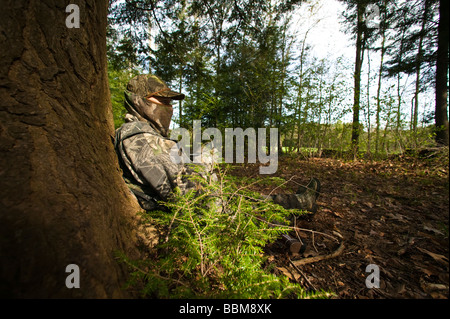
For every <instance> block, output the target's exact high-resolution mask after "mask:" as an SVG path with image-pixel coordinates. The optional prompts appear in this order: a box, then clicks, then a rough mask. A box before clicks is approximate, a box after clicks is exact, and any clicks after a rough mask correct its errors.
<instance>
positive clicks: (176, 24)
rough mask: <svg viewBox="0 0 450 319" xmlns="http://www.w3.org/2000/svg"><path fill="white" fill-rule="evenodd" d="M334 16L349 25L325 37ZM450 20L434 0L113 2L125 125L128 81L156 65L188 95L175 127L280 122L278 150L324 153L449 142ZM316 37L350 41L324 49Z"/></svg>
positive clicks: (112, 69)
mask: <svg viewBox="0 0 450 319" xmlns="http://www.w3.org/2000/svg"><path fill="white" fill-rule="evenodd" d="M330 7H333V8H334V11H332V10H331V11H330ZM324 12H327V13H329V14H333V13H334V15H338V17H337V19H338V20H339V23H338V25H337V29H335V30H334V31H332V32H330V31H325V32H327V33H322V34H321V33H320V31H319V30H320V28H321V26H322V27H323V25H324V24H327V23H329V22H328V21H329V20H327V17H326V16H325V15H324V14H323V13H324ZM330 12H331V13H330ZM443 19H445V17H440V14H439V1H436V0H415V1H367V0H361V1H354V0H351V1H320V0H311V1H296V0H292V1H290V0H289V1H267V0H257V1H229V0H218V1H216V0H215V1H210V0H192V1H172V0H167V1H157V0H126V1H122V0H116V1H111V3H110V15H109V26H108V63H109V80H110V88H111V94H112V100H113V110H114V119H115V125H116V127H118V126H120V125H121V124H122V123H123V120H124V115H125V113H126V111H125V109H124V108H123V90H124V88H125V86H126V83H127V82H128V80H129V79H130V78H131V77H133V76H134V75H136V74H138V73H142V72H144V73H146V72H151V73H155V74H157V75H159V76H161V77H162V78H163V79H165V80H166V81H167V82H168V83H169V84H170V85H171V86H172V87H173V88H176V89H177V90H180V91H182V92H183V93H185V94H186V95H187V98H186V99H185V100H184V101H182V102H180V103H179V104H177V105H175V114H174V124H173V126H174V127H176V126H181V127H184V128H190V127H191V126H192V122H193V120H197V119H201V120H202V126H203V127H217V128H219V129H224V128H226V127H241V128H244V129H245V128H249V127H253V128H257V127H258V128H259V127H277V128H278V129H279V132H280V137H279V139H280V141H279V142H280V145H282V149H280V151H283V152H299V153H303V154H304V155H305V154H306V155H311V154H313V155H319V156H320V155H322V154H323V152H324V151H325V152H331V154H337V155H342V154H345V153H348V152H349V153H351V154H353V155H357V154H359V155H363V154H366V155H367V156H369V157H373V156H377V157H380V156H386V155H389V154H392V153H403V152H405V151H406V150H408V149H418V148H423V147H431V146H435V145H436V142H438V143H440V144H446V145H448V115H447V112H448V111H447V105H448V103H447V95H446V94H447V88H448V86H447V78H448V77H447V71H448V28H447V31H446V32H447V42H444V43H446V45H444V46H443V47H442V45H441V51H445V52H444V55H442V54H441V60H442V56H443V57H444V61H441V62H442V63H444V64H442V63H441V65H444V70H445V72H444V73H445V79H444V78H443V77H442V76H440V78H439V80H437V78H438V75H437V72H436V70H437V65H438V61H439V58H438V57H439V50H438V48H439V39H438V38H439V37H438V35H439V32H438V29H439V28H438V27H439V25H440V24H441V23H443V24H444V25H448V17H447V18H446V19H447V22H441V20H443ZM328 30H330V29H328ZM344 31H345V33H344ZM318 38H323V40H322V44H323V42H326V41H328V40H329V39H333V38H337V39H338V40H337V41H340V40H341V39H342V42H346V43H348V45H347V46H346V50H343V51H342V50H341V51H340V50H338V48H333V47H330V43H328V51H326V50H322V51H320V49H321V47H318V46H317V43H319V44H320V40H321V39H318ZM327 39H328V40H327ZM333 44H336V39H334V42H331V46H333ZM322 47H323V46H322ZM318 52H319V53H320V54H318ZM441 69H442V67H441ZM440 73H441V74H442V72H440ZM438 91H439V92H441V93H442V92H445V98H441V99H439V98H436V97H437V96H438V95H439V94H440V95H442V94H441V93H439V94H438V93H436V92H438ZM436 110H437V111H436ZM445 127H446V129H445Z"/></svg>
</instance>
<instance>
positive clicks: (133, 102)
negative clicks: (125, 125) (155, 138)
mask: <svg viewBox="0 0 450 319" xmlns="http://www.w3.org/2000/svg"><path fill="white" fill-rule="evenodd" d="M125 108H126V109H127V111H128V112H129V113H130V114H131V115H134V116H136V117H137V118H138V120H139V121H142V122H151V123H152V124H153V125H154V126H155V127H156V129H157V130H159V131H160V132H161V135H163V136H167V134H168V132H169V126H170V121H171V119H172V115H173V108H172V106H170V105H158V104H155V103H152V102H150V101H148V100H147V99H146V98H144V97H142V96H140V95H137V94H135V93H132V92H130V91H125Z"/></svg>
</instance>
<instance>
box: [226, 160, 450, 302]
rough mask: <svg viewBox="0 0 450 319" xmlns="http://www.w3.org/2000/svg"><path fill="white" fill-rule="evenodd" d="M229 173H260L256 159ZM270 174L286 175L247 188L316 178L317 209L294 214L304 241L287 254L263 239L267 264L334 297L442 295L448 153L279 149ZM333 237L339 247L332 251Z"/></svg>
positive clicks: (266, 189) (290, 187)
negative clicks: (347, 155) (301, 154)
mask: <svg viewBox="0 0 450 319" xmlns="http://www.w3.org/2000/svg"><path fill="white" fill-rule="evenodd" d="M230 174H231V175H233V176H236V177H240V178H261V177H262V176H264V175H259V165H258V164H242V165H239V166H235V167H234V168H233V169H232V170H231V172H230ZM273 176H276V177H280V178H283V179H284V180H286V181H289V182H288V183H286V185H284V186H285V187H284V189H282V188H279V189H276V190H274V187H273V185H272V186H270V185H267V184H255V185H252V186H251V189H252V190H255V191H259V192H261V193H265V194H268V193H270V192H272V191H273V194H275V193H279V192H287V191H288V192H295V190H296V189H297V188H298V184H303V185H306V184H307V183H308V181H309V179H310V177H317V178H318V179H319V180H320V181H321V194H320V196H319V198H318V206H319V208H318V211H317V213H316V214H314V215H312V216H307V217H306V218H305V217H303V218H301V219H299V220H298V221H297V227H299V228H301V229H304V230H302V231H297V232H294V231H293V232H292V233H291V235H292V236H294V237H295V236H298V237H299V238H300V239H302V241H304V242H306V243H307V249H306V251H305V252H304V253H303V254H301V255H299V254H295V255H293V254H291V253H290V252H288V251H287V250H286V248H285V247H284V245H283V244H282V242H281V241H280V242H276V243H274V244H272V245H270V246H269V247H267V249H266V250H267V252H268V254H270V256H269V259H268V263H269V264H270V265H271V266H272V268H273V269H275V271H278V272H282V273H285V274H286V275H288V276H289V277H290V278H291V280H293V281H296V282H299V283H301V284H302V285H303V286H304V287H305V288H308V289H312V290H316V291H317V290H326V291H330V292H332V293H333V295H334V297H333V298H339V299H354V298H357V299H367V298H369V299H375V298H383V299H384V298H396V299H397V298H414V299H418V298H420V299H426V298H447V299H448V297H449V238H448V236H449V235H448V234H449V231H448V226H449V179H448V178H449V170H448V157H447V160H446V161H445V160H444V161H443V160H442V158H422V159H420V158H417V157H409V158H408V157H397V158H395V159H390V160H382V161H368V160H364V161H344V160H339V159H330V158H311V159H306V158H298V157H296V156H282V157H281V158H280V159H279V165H278V171H277V173H276V174H274V175H273ZM263 178H264V177H263ZM311 231H314V233H312V232H311ZM323 234H326V235H328V236H325V235H323ZM330 236H332V237H333V238H334V239H336V241H335V240H333V238H331V237H330ZM337 241H339V243H338V242H337ZM340 243H342V244H343V246H344V250H343V251H339V253H338V254H337V256H335V255H333V252H336V250H337V249H338V246H339V245H340ZM324 255H326V256H328V257H329V258H328V259H324V260H321V261H316V262H309V263H306V264H304V265H300V266H293V265H292V263H291V261H294V263H295V261H296V260H302V259H303V260H309V261H311V258H314V257H317V256H324ZM306 258H309V259H306ZM320 258H321V257H319V259H320ZM369 264H375V265H377V266H378V267H379V270H380V276H379V278H380V287H379V288H372V289H369V288H367V286H366V278H367V277H368V276H369V275H370V274H371V273H372V271H370V272H366V267H367V266H368V265H369ZM372 282H373V281H372Z"/></svg>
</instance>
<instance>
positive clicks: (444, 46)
mask: <svg viewBox="0 0 450 319" xmlns="http://www.w3.org/2000/svg"><path fill="white" fill-rule="evenodd" d="M448 10H449V4H448V1H445V0H440V1H439V27H438V28H439V31H438V32H439V34H438V51H437V60H436V110H435V116H436V122H435V123H436V142H437V143H438V144H443V145H448V142H449V141H448V140H449V127H448V114H447V112H448V104H447V103H448V84H447V83H448V58H449V57H448V55H449V48H448V46H449V43H448V41H449V34H448V24H449V16H448V15H449V13H448Z"/></svg>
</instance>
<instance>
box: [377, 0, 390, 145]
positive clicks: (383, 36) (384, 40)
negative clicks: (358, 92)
mask: <svg viewBox="0 0 450 319" xmlns="http://www.w3.org/2000/svg"><path fill="white" fill-rule="evenodd" d="M384 5H385V7H386V5H387V1H385V2H384ZM386 10H387V8H386ZM382 28H383V29H382V33H381V37H382V39H381V57H380V69H379V72H378V88H377V111H376V113H377V114H376V126H377V127H376V133H375V153H378V150H379V148H378V147H379V143H380V115H381V80H382V72H383V64H384V55H385V53H386V47H385V44H386V27H385V24H384V23H383V26H382Z"/></svg>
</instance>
